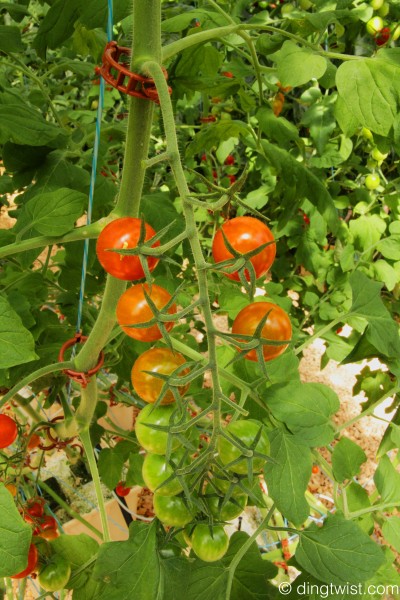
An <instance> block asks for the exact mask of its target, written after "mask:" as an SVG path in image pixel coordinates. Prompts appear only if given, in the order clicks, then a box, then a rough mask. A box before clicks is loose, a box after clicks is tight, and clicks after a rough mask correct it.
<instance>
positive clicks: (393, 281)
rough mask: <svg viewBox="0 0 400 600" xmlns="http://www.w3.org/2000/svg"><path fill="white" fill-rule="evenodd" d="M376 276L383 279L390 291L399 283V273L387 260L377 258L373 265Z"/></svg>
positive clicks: (379, 279) (380, 279)
mask: <svg viewBox="0 0 400 600" xmlns="http://www.w3.org/2000/svg"><path fill="white" fill-rule="evenodd" d="M373 268H374V271H375V276H376V279H377V280H378V281H382V282H383V283H384V284H385V286H386V288H387V289H388V290H389V292H391V291H393V290H394V288H395V287H396V285H397V284H398V283H399V273H398V272H397V271H396V269H394V268H393V267H392V265H389V263H387V262H386V261H385V260H377V261H375V262H374V265H373Z"/></svg>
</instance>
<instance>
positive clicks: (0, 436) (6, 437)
mask: <svg viewBox="0 0 400 600" xmlns="http://www.w3.org/2000/svg"><path fill="white" fill-rule="evenodd" d="M17 435H18V427H17V424H16V422H15V421H14V419H12V418H11V417H9V416H8V415H0V448H7V446H11V444H12V443H13V442H14V441H15V439H16V437H17Z"/></svg>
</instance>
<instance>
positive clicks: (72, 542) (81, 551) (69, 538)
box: [51, 533, 99, 590]
mask: <svg viewBox="0 0 400 600" xmlns="http://www.w3.org/2000/svg"><path fill="white" fill-rule="evenodd" d="M51 545H52V547H53V548H54V550H55V552H56V553H57V554H60V555H61V556H63V557H64V558H65V560H67V561H68V562H69V564H70V565H71V569H72V572H71V577H70V579H69V581H68V589H71V590H72V589H78V588H82V587H85V586H86V584H87V582H88V580H89V579H90V577H91V572H92V570H93V566H94V563H91V564H90V565H89V566H88V567H87V568H86V569H84V570H81V567H82V566H83V565H85V564H86V563H87V562H88V561H89V560H90V559H91V558H92V557H93V556H95V555H96V554H97V552H98V549H99V544H98V542H97V541H96V540H94V539H93V538H92V537H90V536H89V535H86V534H85V533H81V534H80V535H60V537H58V538H56V539H55V540H53V541H52V542H51ZM96 586H97V583H96Z"/></svg>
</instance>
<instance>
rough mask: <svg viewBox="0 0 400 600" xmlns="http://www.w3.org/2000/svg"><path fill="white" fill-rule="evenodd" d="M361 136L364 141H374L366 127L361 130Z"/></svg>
mask: <svg viewBox="0 0 400 600" xmlns="http://www.w3.org/2000/svg"><path fill="white" fill-rule="evenodd" d="M361 135H362V136H363V138H364V139H365V140H373V139H374V136H373V134H372V131H371V130H370V129H368V128H367V127H363V128H362V130H361Z"/></svg>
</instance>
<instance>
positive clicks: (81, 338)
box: [58, 333, 104, 388]
mask: <svg viewBox="0 0 400 600" xmlns="http://www.w3.org/2000/svg"><path fill="white" fill-rule="evenodd" d="M87 339H88V338H87V336H86V335H82V334H81V333H76V334H75V335H74V337H73V338H71V339H70V340H67V341H66V342H64V344H63V345H62V346H61V348H60V352H59V353H58V362H63V361H64V353H65V351H66V350H67V349H68V348H71V346H75V344H83V343H84V342H86V340H87ZM103 364H104V352H103V351H101V352H100V354H99V359H98V361H97V364H96V365H95V366H94V367H93V369H89V371H87V372H82V371H74V370H73V369H65V370H64V371H63V373H65V374H66V375H68V377H70V378H71V379H73V380H74V381H76V383H79V384H80V385H81V386H82V387H84V388H85V387H86V386H87V384H88V383H89V381H90V378H91V377H92V376H93V375H95V374H96V373H97V372H98V371H99V370H100V369H101V367H102V366H103Z"/></svg>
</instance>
